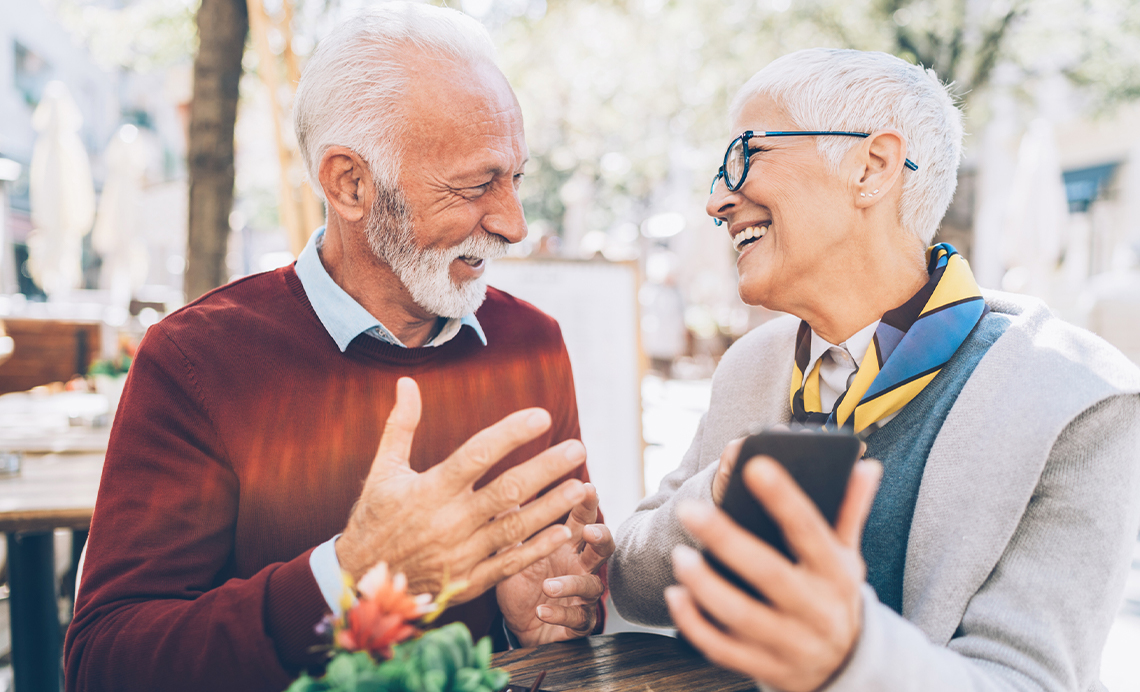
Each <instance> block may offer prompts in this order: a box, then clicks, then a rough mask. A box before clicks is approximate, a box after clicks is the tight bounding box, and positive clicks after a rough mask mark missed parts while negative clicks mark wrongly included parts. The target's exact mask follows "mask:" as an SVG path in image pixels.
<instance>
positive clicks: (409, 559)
mask: <svg viewBox="0 0 1140 692" xmlns="http://www.w3.org/2000/svg"><path fill="white" fill-rule="evenodd" d="M420 413H421V404H420V394H419V388H418V387H417V386H416V383H415V381H413V380H412V379H411V378H407V377H404V378H400V380H399V381H398V382H397V384H396V405H395V407H393V409H392V413H391V414H390V415H389V416H388V422H387V424H386V425H385V426H384V434H383V436H382V437H381V440H380V447H379V449H378V450H377V452H376V458H375V460H374V461H373V463H372V469H371V471H369V474H368V478H367V479H366V480H365V482H364V490H363V491H362V492H361V494H360V499H358V500H357V502H356V505H355V506H354V507H353V510H352V514H351V516H350V517H349V519H348V525H347V526H346V527H345V529H344V533H343V534H342V535H341V537H340V538H339V539H337V542H336V554H337V559H338V560H339V561H340V565H341V568H342V569H344V570H345V571H347V572H348V573H349V574H351V575H352V576H353V578H356V579H359V578H360V576H361V575H362V574H364V572H366V571H367V570H368V569H369V568H370V567H372V566H373V565H375V564H376V563H377V562H380V561H381V560H383V561H386V562H387V563H388V565H389V567H390V568H391V569H392V570H393V571H396V572H403V573H404V574H406V575H407V577H408V588H409V591H411V592H412V593H423V592H427V593H438V592H439V590H440V588H441V587H442V585H443V581H444V578H445V576H446V577H447V578H449V579H450V580H451V581H453V582H455V581H460V580H466V581H467V582H468V588H467V590H466V591H465V592H463V593H462V594H460V595H459V597H457V598H456V599H455V600H456V601H457V602H461V601H465V600H470V599H472V598H475V597H476V596H478V595H480V594H481V593H483V592H484V591H486V590H487V589H489V588H490V587H492V586H494V585H495V584H496V583H498V582H499V581H501V580H502V579H504V578H506V577H509V576H511V575H513V574H517V573H518V572H520V571H521V570H523V569H525V568H526V567H527V566H528V565H530V564H532V563H534V562H535V561H536V560H540V559H542V558H544V557H546V556H548V555H550V554H551V553H552V552H554V551H555V550H556V549H557V548H558V547H559V546H560V545H562V544H563V543H565V542H566V541H568V540H569V539H570V535H571V531H570V529H568V528H567V527H566V526H563V525H558V526H551V525H550V524H551V523H553V522H555V521H557V520H558V518H559V517H561V516H563V515H565V514H566V513H567V512H569V511H570V510H571V509H572V508H573V507H574V506H575V505H577V504H578V503H580V502H582V501H583V500H584V499H585V497H586V490H585V488H584V487H583V484H582V482H581V481H579V480H576V479H571V480H567V481H564V482H562V483H561V484H559V485H558V487H556V488H554V489H553V490H551V491H550V492H548V493H546V494H545V495H543V496H542V497H540V498H538V499H536V500H534V501H533V502H530V503H528V504H526V505H522V503H524V502H525V501H526V500H527V499H528V498H530V497H533V496H534V495H536V494H537V493H538V492H539V491H540V490H542V489H543V488H545V487H547V486H549V485H550V484H551V483H553V482H554V481H556V480H557V479H558V478H560V477H562V476H564V475H566V474H567V473H569V472H570V471H573V470H574V469H575V468H577V467H578V466H579V465H581V464H582V462H583V461H585V459H586V450H585V448H584V447H583V446H582V443H581V442H579V441H577V440H567V441H565V442H563V443H561V444H558V445H555V446H553V447H551V448H550V449H548V450H546V451H544V452H542V453H541V454H538V455H537V456H535V457H534V458H532V459H530V460H528V461H526V462H524V463H522V464H519V465H518V466H515V467H514V468H511V469H510V470H508V471H506V472H505V473H503V474H502V475H500V476H499V477H498V478H496V479H495V480H493V481H492V482H490V483H488V484H487V485H486V486H484V487H482V488H480V489H479V490H478V491H476V490H474V489H473V485H474V483H475V482H476V481H477V480H479V479H480V478H481V477H482V476H483V475H484V474H485V473H486V472H487V471H488V470H489V469H490V468H491V467H493V466H494V465H495V464H496V463H497V462H498V461H499V460H500V459H502V458H503V457H505V456H506V455H507V454H509V453H511V452H512V451H514V450H515V449H517V448H518V447H520V446H522V445H524V444H526V443H527V442H530V441H531V440H533V439H535V438H536V437H538V436H539V435H541V434H543V433H544V432H546V430H548V429H549V428H550V423H551V421H550V414H548V413H547V412H546V411H544V410H543V409H539V408H531V409H524V410H522V411H517V412H515V413H512V414H510V415H509V416H507V417H506V418H504V419H502V420H501V421H499V422H498V423H495V424H494V425H492V426H490V427H489V428H486V429H484V430H482V431H480V432H478V433H476V434H475V435H474V436H473V437H472V438H471V439H469V440H468V441H467V442H465V443H464V444H463V445H462V446H461V447H460V448H459V449H457V450H456V451H455V452H454V453H453V454H452V455H451V456H449V457H448V458H447V459H445V460H444V461H442V462H440V463H439V464H437V465H435V466H433V467H432V468H431V469H429V470H427V471H425V472H423V473H416V472H415V471H413V470H412V469H411V466H410V455H411V448H412V438H413V437H414V435H415V431H416V426H417V425H419V421H420ZM520 505H522V507H521V508H520V509H518V510H517V511H512V512H508V513H507V515H505V516H503V517H500V518H499V520H497V521H492V519H494V518H495V517H496V516H497V515H500V514H502V513H504V512H506V511H507V510H510V509H512V508H514V507H519V506H520ZM544 527H545V528H544ZM510 546H513V547H510ZM504 548H507V549H506V550H503V549H504Z"/></svg>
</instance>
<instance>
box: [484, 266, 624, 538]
mask: <svg viewBox="0 0 1140 692" xmlns="http://www.w3.org/2000/svg"><path fill="white" fill-rule="evenodd" d="M486 276H487V283H488V284H490V285H492V286H494V287H495V288H498V289H501V290H503V291H506V292H507V293H510V294H511V295H513V296H516V297H518V298H521V299H523V300H525V301H527V302H528V303H531V304H532V305H534V306H535V307H537V308H538V309H540V310H542V311H543V312H545V313H547V314H548V315H550V316H551V317H553V318H554V319H556V320H558V324H559V325H560V326H561V327H562V336H563V338H564V339H565V341H566V350H567V351H568V352H569V353H570V363H571V365H572V366H573V368H574V385H575V388H576V389H577V395H578V417H579V420H580V421H581V425H582V442H583V443H584V444H585V445H586V452H587V465H588V467H589V469H590V479H591V480H592V481H593V483H594V485H596V486H597V488H598V494H599V496H600V497H601V501H602V511H603V512H604V513H605V515H606V523H607V524H609V525H610V526H611V527H613V528H615V529H616V528H617V527H618V526H619V525H620V524H621V522H623V521H625V520H626V519H627V518H628V517H629V516H630V515H631V514H633V510H634V508H635V507H636V506H637V503H638V502H639V501H640V500H641V498H642V496H643V495H644V479H643V474H642V459H641V455H642V442H641V384H640V382H641V353H640V345H639V338H640V333H639V329H640V327H639V322H638V304H637V289H638V282H637V266H636V265H635V264H633V263H612V262H602V261H580V260H579V261H576V260H511V259H508V260H498V261H495V262H492V263H490V264H489V266H488V267H487V274H486Z"/></svg>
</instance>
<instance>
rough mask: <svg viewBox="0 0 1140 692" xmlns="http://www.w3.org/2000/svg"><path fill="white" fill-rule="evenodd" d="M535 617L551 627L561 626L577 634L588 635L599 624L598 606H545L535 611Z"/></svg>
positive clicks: (591, 604)
mask: <svg viewBox="0 0 1140 692" xmlns="http://www.w3.org/2000/svg"><path fill="white" fill-rule="evenodd" d="M535 615H537V616H538V619H539V620H542V621H543V622H545V623H547V624H549V625H559V626H561V627H565V628H567V629H570V630H573V631H574V632H575V633H577V634H588V633H589V632H590V631H591V630H593V629H594V625H595V624H597V621H598V620H597V618H598V604H597V603H589V604H587V605H576V606H559V605H553V604H543V605H540V606H538V608H536V609H535Z"/></svg>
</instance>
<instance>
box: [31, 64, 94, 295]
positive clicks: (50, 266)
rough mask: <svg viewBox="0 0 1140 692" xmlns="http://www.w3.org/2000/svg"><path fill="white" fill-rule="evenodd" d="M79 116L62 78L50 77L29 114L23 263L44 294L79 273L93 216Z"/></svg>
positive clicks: (75, 280)
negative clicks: (28, 213) (28, 225)
mask: <svg viewBox="0 0 1140 692" xmlns="http://www.w3.org/2000/svg"><path fill="white" fill-rule="evenodd" d="M82 125H83V116H82V115H81V114H80V112H79V108H78V107H77V106H76V105H75V101H73V100H72V98H71V94H70V93H69V92H68V90H67V87H66V86H65V85H64V84H63V82H49V83H48V84H47V86H46V87H44V94H43V98H42V99H41V100H40V104H39V106H37V107H36V111H35V113H33V114H32V127H33V128H35V130H36V132H38V133H39V135H38V136H37V138H36V144H35V147H34V148H33V149H32V166H31V169H30V170H29V172H28V174H29V177H30V190H29V193H30V196H31V203H32V232H31V233H30V234H29V235H28V268H29V269H30V271H31V273H32V278H33V279H35V280H36V283H38V284H39V285H40V287H41V288H43V289H44V292H46V293H47V294H48V295H49V296H59V295H64V294H66V293H67V292H68V291H70V290H71V289H73V288H75V287H77V286H78V285H79V280H80V277H81V276H82V264H81V261H82V254H83V236H84V235H85V234H86V233H87V232H88V231H89V230H91V221H92V220H93V219H94V216H95V187H94V184H93V183H92V181H91V164H90V162H89V161H88V159H87V151H86V149H84V148H83V142H82V141H81V140H80V139H79V128H80V127H81V126H82Z"/></svg>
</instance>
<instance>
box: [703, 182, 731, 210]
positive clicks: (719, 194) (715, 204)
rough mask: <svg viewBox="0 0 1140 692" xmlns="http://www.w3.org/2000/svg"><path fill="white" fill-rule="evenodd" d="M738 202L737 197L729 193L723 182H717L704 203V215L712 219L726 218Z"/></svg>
mask: <svg viewBox="0 0 1140 692" xmlns="http://www.w3.org/2000/svg"><path fill="white" fill-rule="evenodd" d="M738 201H739V195H738V194H737V193H735V192H732V191H730V190H729V189H728V186H727V185H725V184H724V181H723V180H717V181H716V182H715V183H714V184H713V189H712V192H711V193H710V194H709V200H708V202H706V203H705V213H706V214H708V215H709V216H711V217H713V218H714V219H718V218H723V217H726V216H728V215H729V214H731V213H732V211H733V210H734V209H735V208H736V204H737V202H738Z"/></svg>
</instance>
